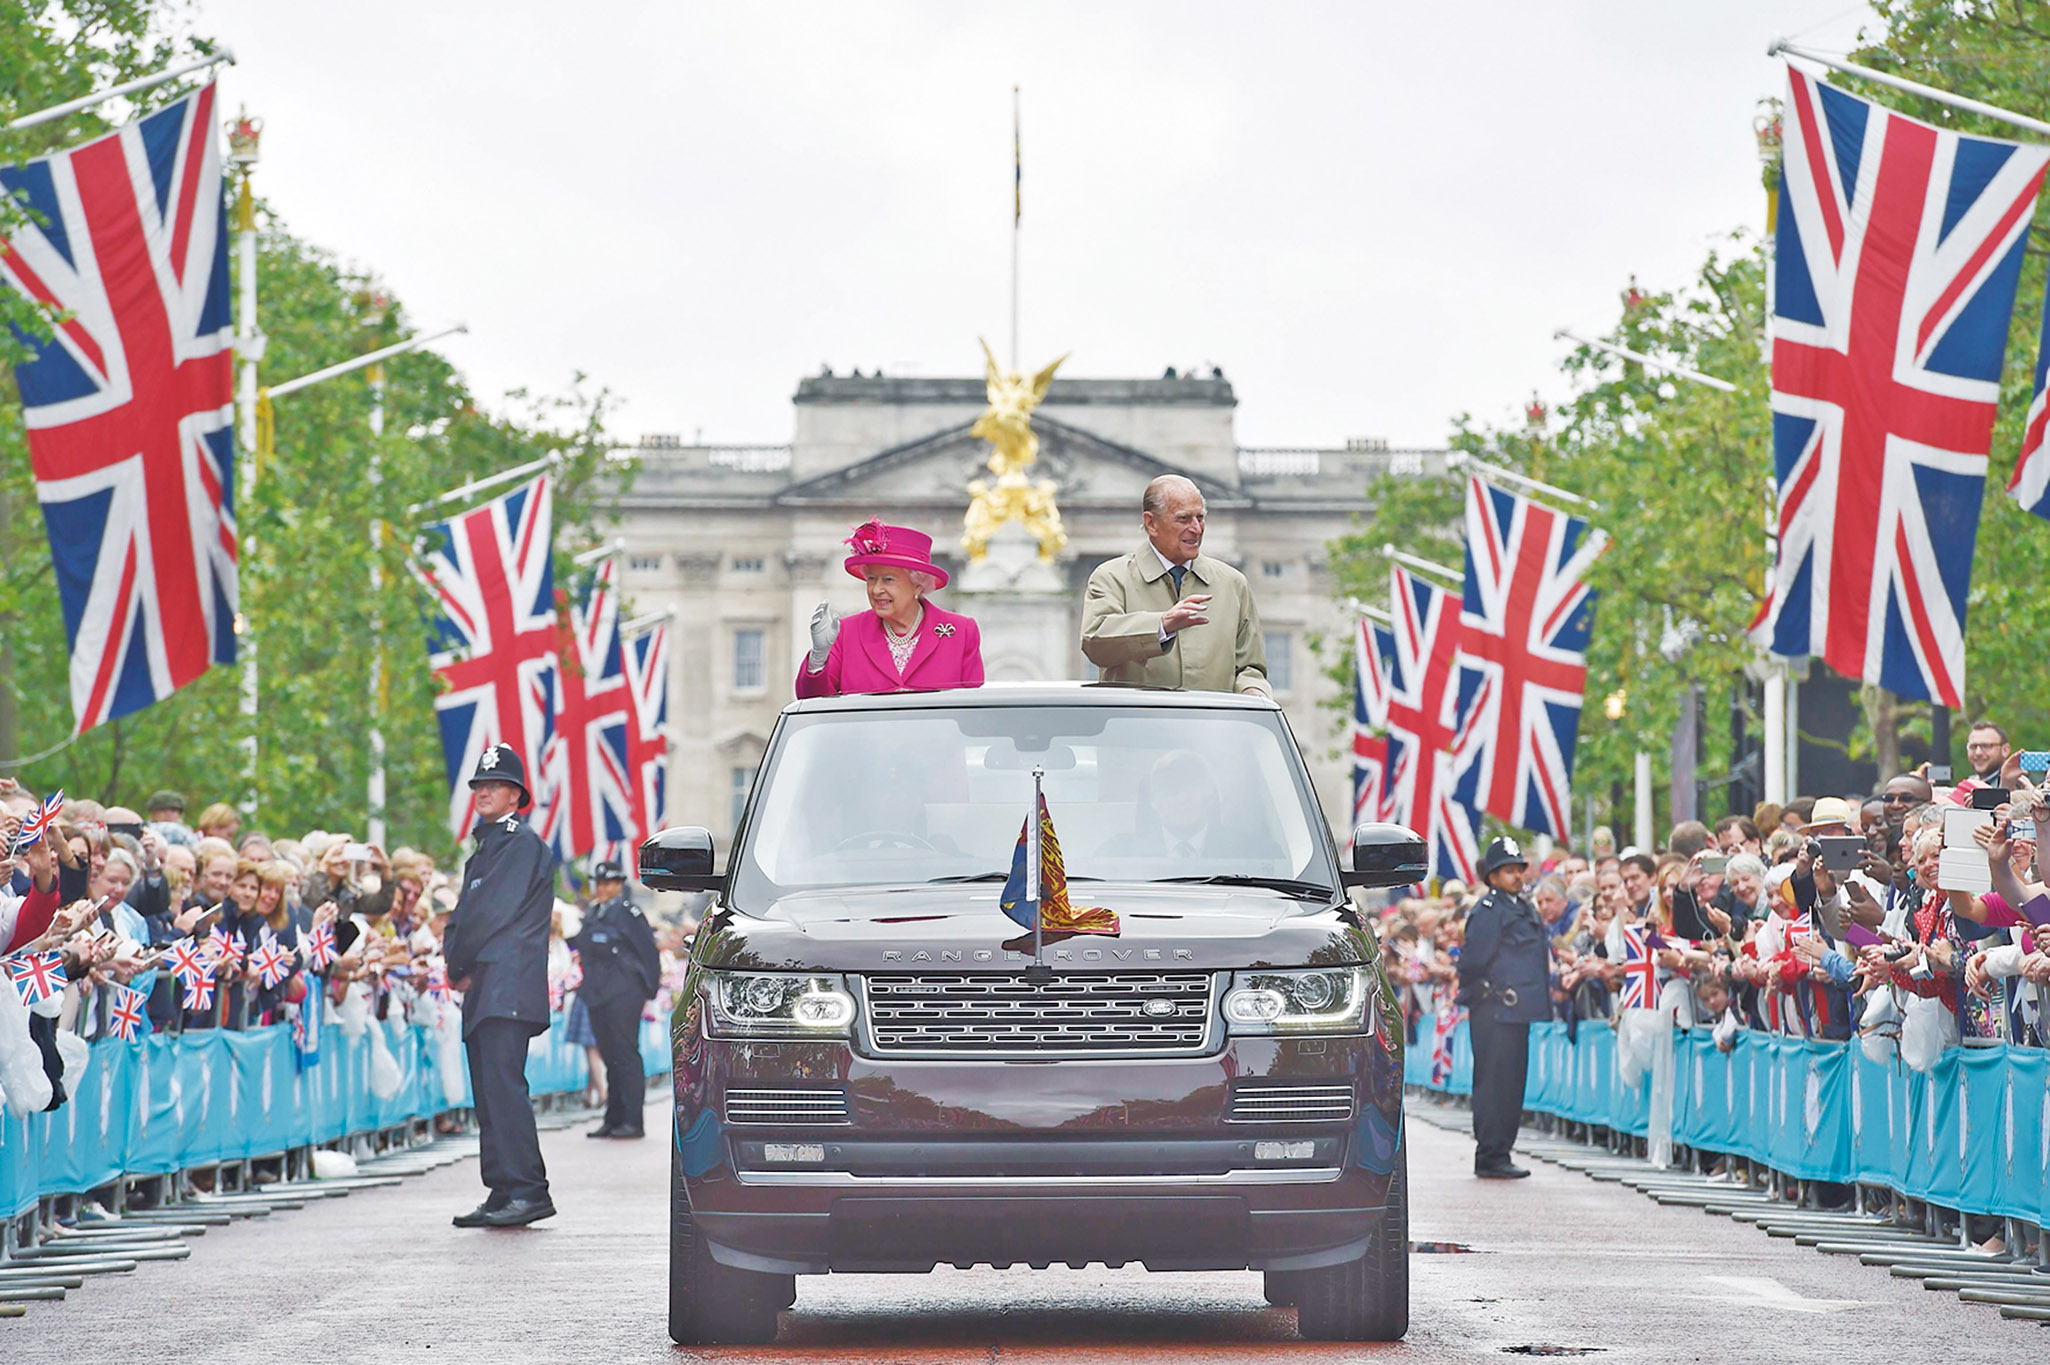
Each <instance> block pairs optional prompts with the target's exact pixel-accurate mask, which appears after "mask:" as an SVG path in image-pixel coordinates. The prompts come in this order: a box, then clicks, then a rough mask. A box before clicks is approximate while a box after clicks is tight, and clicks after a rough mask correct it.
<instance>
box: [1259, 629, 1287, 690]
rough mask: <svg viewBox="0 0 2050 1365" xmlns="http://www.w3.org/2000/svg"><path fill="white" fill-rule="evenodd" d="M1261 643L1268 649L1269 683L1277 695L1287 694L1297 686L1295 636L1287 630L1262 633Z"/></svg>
mask: <svg viewBox="0 0 2050 1365" xmlns="http://www.w3.org/2000/svg"><path fill="white" fill-rule="evenodd" d="M1260 643H1261V644H1263V645H1265V646H1266V647H1267V683H1268V685H1269V686H1270V687H1272V688H1273V689H1274V690H1275V692H1276V693H1281V692H1287V691H1289V690H1290V689H1291V688H1293V687H1294V686H1295V636H1294V635H1292V634H1290V633H1289V632H1288V631H1285V630H1265V631H1262V632H1260Z"/></svg>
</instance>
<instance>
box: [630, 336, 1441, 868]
mask: <svg viewBox="0 0 2050 1365" xmlns="http://www.w3.org/2000/svg"><path fill="white" fill-rule="evenodd" d="M1237 401H1238V400H1237V399H1236V398H1235V397H1234V396H1233V394H1232V389H1231V384H1230V383H1229V381H1227V380H1226V379H1225V378H1224V377H1223V376H1222V375H1219V374H1216V373H1214V372H1213V373H1212V375H1211V376H1210V377H1207V378H1199V377H1170V378H1161V379H1057V380H1055V381H1054V383H1053V386H1052V388H1051V390H1050V391H1049V392H1048V394H1047V396H1046V399H1045V402H1044V403H1043V404H1042V405H1041V406H1040V408H1039V410H1038V411H1037V413H1036V414H1035V415H1034V417H1033V429H1034V431H1036V432H1037V433H1038V436H1039V440H1040V453H1039V462H1038V464H1037V465H1036V466H1035V467H1034V470H1033V477H1034V478H1035V479H1042V478H1050V479H1052V480H1053V481H1054V482H1055V483H1056V484H1057V485H1058V489H1059V492H1058V500H1059V505H1060V509H1061V515H1062V517H1063V519H1064V521H1065V523H1066V529H1067V534H1068V544H1067V548H1066V549H1065V550H1064V551H1063V552H1062V553H1061V555H1060V556H1059V558H1058V560H1057V561H1056V564H1055V566H1054V567H1055V568H1056V570H1057V572H1058V574H1059V577H1060V581H1061V583H1062V584H1064V585H1065V589H1066V591H1065V592H1064V593H1061V594H1060V600H1061V601H1063V602H1064V603H1065V604H1066V607H1065V609H1066V613H1067V623H1068V624H1067V629H1066V630H1065V632H1064V634H1063V639H1062V643H1061V644H1059V645H1057V646H1055V647H1053V648H1052V649H1051V650H1050V651H1049V650H1037V651H1023V650H1014V651H1011V652H1008V653H1005V652H1002V651H997V652H992V651H991V650H990V649H989V648H988V646H987V645H986V646H985V652H984V659H985V664H986V666H987V668H988V673H989V677H990V679H991V680H992V681H996V680H1002V679H1020V680H1044V679H1057V678H1077V679H1081V678H1089V677H1092V676H1094V669H1093V667H1092V666H1091V665H1090V664H1089V663H1088V661H1087V660H1085V659H1084V658H1083V657H1082V651H1081V645H1080V629H1081V612H1082V595H1083V587H1084V584H1085V583H1086V582H1087V580H1088V577H1089V572H1090V570H1091V569H1093V568H1094V567H1095V566H1096V565H1097V564H1099V563H1101V562H1103V561H1104V560H1106V559H1110V558H1112V557H1114V556H1116V555H1120V554H1124V553H1126V552H1128V551H1130V550H1132V549H1134V548H1136V547H1137V546H1138V545H1139V544H1140V543H1141V541H1142V539H1143V536H1144V532H1143V531H1142V529H1141V527H1140V524H1139V499H1140V493H1141V490H1142V489H1143V488H1144V487H1145V485H1146V483H1147V481H1148V480H1150V479H1151V478H1153V477H1154V476H1155V475H1157V474H1166V473H1175V474H1184V475H1187V476H1188V477H1189V478H1190V479H1193V480H1194V481H1195V482H1196V484H1197V486H1198V487H1200V488H1201V489H1202V490H1203V493H1204V496H1205V498H1206V499H1207V501H1208V503H1209V514H1210V515H1209V527H1208V533H1207V536H1206V538H1205V541H1204V545H1203V551H1204V553H1205V554H1209V555H1214V556H1216V557H1218V558H1220V559H1223V560H1226V561H1227V562H1229V563H1231V564H1233V565H1236V566H1237V567H1238V568H1239V570H1240V571H1241V572H1243V573H1244V574H1245V575H1246V577H1247V579H1248V580H1249V582H1250V583H1251V584H1252V588H1253V592H1254V595H1255V599H1256V600H1257V602H1258V604H1259V609H1260V620H1261V626H1262V629H1263V631H1264V633H1265V636H1266V639H1265V644H1266V647H1267V660H1268V676H1269V680H1270V681H1271V683H1272V684H1273V688H1274V695H1275V699H1276V700H1277V701H1278V702H1279V703H1280V704H1281V706H1282V707H1283V709H1284V710H1285V711H1286V712H1287V715H1288V721H1289V724H1290V725H1291V726H1292V727H1293V728H1294V730H1295V734H1296V737H1297V739H1298V741H1299V742H1300V743H1301V745H1302V747H1303V752H1304V754H1305V756H1306V757H1307V758H1308V760H1309V763H1310V769H1311V772H1312V773H1313V774H1315V777H1316V781H1317V791H1318V796H1319V798H1320V799H1321V800H1322V802H1323V805H1324V810H1325V813H1326V815H1327V816H1328V817H1329V818H1330V820H1331V823H1332V827H1333V829H1334V830H1335V831H1337V832H1338V833H1339V835H1340V837H1341V838H1342V837H1343V832H1344V830H1345V829H1346V828H1347V827H1348V825H1349V811H1350V796H1349V781H1350V779H1349V772H1350V766H1349V759H1348V757H1347V756H1346V753H1345V750H1347V749H1349V741H1348V739H1347V737H1346V733H1345V732H1344V731H1343V730H1342V728H1341V726H1342V723H1343V722H1344V721H1345V719H1346V717H1347V715H1348V712H1347V711H1346V710H1344V709H1342V708H1338V707H1335V706H1334V704H1333V703H1334V701H1335V699H1336V698H1337V697H1338V692H1339V689H1338V687H1337V686H1336V684H1334V683H1333V682H1332V681H1331V679H1330V678H1328V677H1327V676H1325V673H1324V669H1325V668H1326V666H1327V665H1328V664H1329V663H1330V662H1331V661H1332V660H1333V659H1335V658H1336V657H1338V654H1337V651H1338V650H1340V649H1341V648H1343V647H1345V645H1346V642H1347V641H1348V640H1349V639H1350V635H1349V632H1350V630H1351V628H1352V621H1351V617H1350V614H1349V612H1348V611H1347V610H1346V608H1345V607H1344V606H1343V605H1342V604H1341V603H1339V602H1338V601H1336V600H1334V599H1333V596H1332V583H1331V575H1330V572H1329V567H1328V563H1327V550H1326V546H1327V544H1328V543H1329V542H1330V541H1331V540H1332V539H1333V538H1335V537H1337V536H1339V535H1341V534H1344V533H1345V532H1347V531H1348V530H1351V529H1352V528H1353V527H1354V526H1355V524H1356V521H1355V518H1356V517H1357V515H1358V514H1360V513H1363V512H1366V511H1368V510H1369V509H1368V503H1367V501H1366V497H1365V490H1366V487H1367V485H1368V484H1369V483H1370V482H1372V481H1373V480H1374V478H1376V477H1377V476H1379V475H1381V474H1384V473H1390V472H1392V473H1397V474H1402V473H1413V474H1420V473H1424V472H1427V471H1428V472H1433V473H1435V472H1438V471H1439V470H1442V469H1443V467H1444V460H1445V455H1446V452H1445V451H1443V450H1388V449H1386V448H1385V444H1384V443H1374V442H1365V441H1353V442H1350V443H1347V444H1346V445H1344V446H1341V447H1337V448H1331V449H1285V450H1284V449H1249V448H1245V447H1242V446H1240V445H1239V444H1238V443H1237V440H1236V438H1235V435H1234V429H1233V412H1234V409H1235V408H1236V406H1237ZM984 406H985V403H984V392H983V382H982V380H980V379H965V378H964V379H939V378H895V377H892V378H884V377H881V376H862V375H852V376H845V377H842V376H834V375H831V374H821V375H820V376H818V377H816V378H810V379H805V380H803V381H801V382H800V383H799V384H798V386H797V396H796V399H795V403H794V408H795V422H794V427H793V431H792V435H791V439H790V441H789V443H788V444H784V445H745V446H733V445H696V444H688V443H685V442H683V441H682V440H680V439H678V438H676V437H671V436H647V437H643V438H642V441H641V443H640V445H639V446H638V448H637V449H636V450H635V451H634V452H633V453H634V454H635V455H636V456H637V457H638V460H639V473H638V474H637V476H636V477H635V479H634V481H633V483H632V486H631V489H630V491H628V492H627V493H626V494H624V495H622V496H621V497H620V498H619V499H618V507H617V510H618V512H619V516H620V520H619V523H618V528H617V532H616V534H617V535H618V536H619V537H620V539H621V540H622V541H623V542H624V553H623V569H624V586H625V589H626V597H627V603H628V610H630V611H632V612H633V613H635V614H640V613H645V612H649V611H655V610H660V609H664V608H669V609H673V611H674V613H675V617H674V625H673V634H672V637H671V638H672V640H673V646H672V658H673V666H672V676H671V682H670V686H671V689H672V691H671V695H670V701H669V730H670V736H671V738H670V767H669V782H668V796H667V804H668V809H667V810H666V811H665V812H664V813H663V820H664V823H668V824H694V825H704V826H707V827H709V828H710V829H711V830H712V831H713V832H714V833H715V834H717V835H718V836H720V838H721V839H722V841H723V840H725V839H726V838H728V837H730V836H731V834H732V832H733V828H734V825H735V823H736V820H737V818H738V814H739V811H740V809H741V806H742V804H743V803H744V801H745V800H746V796H747V791H748V785H749V783H750V782H751V781H752V779H753V775H754V771H755V768H756V765H757V764H758V763H759V762H760V760H761V757H762V752H763V748H764V746H765V744H766V742H767V740H768V736H769V731H770V729H771V727H772V726H773V725H774V723H775V720H776V714H777V712H778V711H779V710H781V709H782V707H783V706H784V705H785V704H787V703H788V702H789V701H790V699H791V679H792V677H793V676H794V674H795V672H796V670H797V667H798V662H799V660H800V659H802V658H803V656H804V653H805V650H806V649H807V647H808V645H809V635H808V622H809V620H810V618H811V614H812V610H813V608H814V607H815V606H816V605H817V604H818V603H819V602H820V601H821V600H825V601H830V602H831V603H832V604H833V605H834V607H836V608H838V609H839V610H841V611H843V612H853V611H860V610H863V609H864V608H865V607H866V605H867V603H866V600H865V599H864V597H863V593H862V586H861V583H860V582H859V581H858V580H857V579H855V578H853V577H852V576H850V575H849V574H848V573H846V571H845V570H844V569H843V568H842V567H841V561H842V559H843V558H844V556H845V554H846V548H845V546H844V544H843V543H842V542H843V541H844V540H845V538H846V536H847V533H848V530H849V528H851V527H853V526H854V525H856V524H858V523H860V522H862V521H865V520H867V519H868V518H869V517H871V516H878V515H879V516H881V517H882V518H883V519H884V520H885V521H894V522H898V523H900V524H905V525H911V526H916V527H917V528H919V529H920V530H924V531H928V532H930V533H931V535H932V537H933V542H934V557H935V559H937V560H938V561H939V562H940V564H942V565H943V566H944V567H945V568H946V569H947V570H948V572H949V573H950V574H951V575H953V577H954V579H955V582H954V584H953V585H952V586H951V587H949V588H948V589H945V590H943V591H941V592H940V593H939V594H938V595H937V596H936V597H935V599H934V600H935V601H936V602H939V603H940V604H942V605H945V606H947V607H949V608H951V609H953V610H957V611H967V612H970V613H971V614H974V615H976V616H977V617H978V619H983V618H984V616H985V613H986V611H987V610H989V609H991V607H992V606H993V605H994V602H993V601H984V600H979V599H970V598H966V597H964V596H963V595H962V594H961V593H960V592H959V591H958V590H959V589H960V588H961V572H960V571H961V569H962V567H963V560H964V556H963V553H962V551H961V548H960V536H961V522H962V515H963V513H964V512H965V511H966V510H967V507H968V501H969V495H968V492H967V487H968V484H969V482H970V481H971V480H973V479H976V478H978V477H986V471H985V470H984V468H983V461H984V460H985V459H986V458H987V457H988V454H989V448H988V446H986V445H985V444H984V443H983V442H982V441H980V440H978V439H975V438H973V437H971V436H970V435H969V434H968V429H969V427H970V426H971V425H972V424H973V423H974V421H975V418H976V417H977V415H978V414H980V413H981V412H982V410H983V408H984ZM992 624H993V623H990V622H988V621H986V620H985V636H986V638H988V637H990V636H994V635H998V634H1000V633H1001V632H1000V631H996V630H992V628H991V626H992ZM1319 641H1321V642H1322V649H1321V652H1320V651H1319V650H1318V649H1317V647H1316V645H1317V642H1319Z"/></svg>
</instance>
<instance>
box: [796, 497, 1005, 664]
mask: <svg viewBox="0 0 2050 1365" xmlns="http://www.w3.org/2000/svg"><path fill="white" fill-rule="evenodd" d="M847 543H848V545H850V546H851V547H853V551H854V552H853V553H852V554H850V555H848V556H847V572H848V573H851V574H853V575H854V576H855V577H856V578H859V579H861V580H862V581H863V582H864V583H866V584H867V585H868V605H869V610H867V611H864V612H859V613H857V614H855V615H853V616H849V617H846V618H845V619H841V618H839V617H836V616H835V615H834V613H833V610H832V608H831V607H829V606H827V605H826V604H825V603H824V602H821V603H819V605H818V610H816V611H814V612H813V613H812V614H811V653H810V655H809V656H807V657H806V659H805V660H804V662H803V663H802V664H801V665H800V666H799V667H798V670H797V695H798V696H800V697H841V696H846V695H848V694H849V693H854V692H895V691H898V690H900V689H918V690H927V689H932V688H941V687H980V686H982V632H981V631H979V630H977V629H976V627H975V620H974V618H973V617H969V616H960V615H956V614H955V613H954V612H951V611H942V610H940V609H939V608H938V607H936V606H934V605H932V604H931V603H930V602H927V601H926V600H925V595H926V594H927V593H929V592H931V591H933V590H934V589H935V588H944V587H946V586H947V571H946V570H945V569H942V568H940V567H939V566H938V565H937V564H934V563H933V562H932V537H931V536H928V535H924V534H922V533H920V532H918V531H913V530H911V529H909V528H908V527H903V526H885V525H883V524H882V522H880V521H876V520H870V521H866V522H864V523H862V524H861V525H860V526H857V527H855V528H854V534H853V535H851V536H849V537H848V538H847Z"/></svg>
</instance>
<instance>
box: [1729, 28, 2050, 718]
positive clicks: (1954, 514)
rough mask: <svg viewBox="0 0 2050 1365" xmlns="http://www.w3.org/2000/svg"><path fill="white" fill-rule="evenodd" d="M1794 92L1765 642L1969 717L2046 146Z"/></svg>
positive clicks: (1779, 295)
mask: <svg viewBox="0 0 2050 1365" xmlns="http://www.w3.org/2000/svg"><path fill="white" fill-rule="evenodd" d="M1787 81H1788V93H1787V124H1788V128H1787V134H1788V135H1787V138H1786V143H1785V146H1786V163H1785V167H1784V169H1783V171H1782V173H1781V176H1780V185H1779V205H1780V207H1779V219H1778V223H1779V226H1778V238H1777V244H1776V248H1775V254H1774V258H1773V271H1774V279H1773V291H1772V294H1771V297H1772V299H1773V316H1772V412H1773V418H1772V427H1773V463H1774V466H1775V471H1776V474H1777V478H1778V482H1779V549H1778V556H1777V562H1776V563H1775V564H1774V566H1773V573H1772V578H1771V580H1770V582H1769V583H1768V585H1767V596H1766V599H1765V603H1764V605H1763V607H1762V608H1761V609H1760V611H1759V614H1758V619H1757V620H1756V621H1755V622H1754V623H1753V626H1752V634H1753V637H1754V638H1755V639H1757V640H1758V642H1759V643H1760V644H1763V645H1765V646H1766V647H1767V648H1769V649H1770V650H1771V651H1772V652H1773V653H1774V654H1778V655H1781V656H1783V657H1787V658H1798V657H1801V656H1804V655H1810V654H1819V655H1821V656H1822V658H1823V660H1824V661H1825V662H1826V663H1828V664H1829V666H1830V667H1831V668H1834V669H1835V670H1836V671H1837V672H1839V673H1842V674H1843V675H1844V676H1846V677H1850V678H1858V679H1862V680H1863V681H1865V682H1868V683H1877V684H1879V685H1881V686H1883V687H1886V688H1888V689H1889V690H1891V691H1892V692H1894V693H1896V694H1897V695H1899V696H1903V697H1919V698H1922V699H1925V700H1929V701H1940V702H1942V703H1943V704H1944V705H1945V706H1948V707H1950V708H1952V709H1953V710H1955V709H1957V708H1958V707H1960V706H1962V705H1963V701H1962V698H1963V695H1964V681H1965V596H1966V592H1967V589H1968V588H1969V585H1970V581H1971V572H1972V550H1973V546H1974V543H1975V541H1976V539H1977V535H1978V528H1979V504H1980V500H1981V498H1982V496H1983V494H1984V491H1985V479H1986V454H1987V450H1988V448H1989V447H1990V446H1991V444H1992V440H1993V420H1994V417H1995V416H1996V414H1997V412H1998V407H1999V399H2000V370H2001V363H2002V360H2003V359H2004V355H2005V351H2006V347H2007V326H2008V321H2009V318H2010V315H2011V314H2012V313H2013V310H2014V294H2015V285H2016V281H2017V279H2018V277H2019V274H2020V271H2021V263H2022V249H2023V246H2024V245H2025V243H2026V240H2027V237H2028V229H2029V219H2030V216H2031V215H2032V213H2033V212H2034V209H2035V203H2036V192H2037V190H2038V188H2039V187H2040V186H2041V185H2042V181H2043V170H2044V166H2045V165H2046V163H2050V149H2046V148H2042V147H2029V146H2022V145H2020V144H2016V143H2011V142H1996V141H1991V140H1989V139H1986V138H1978V137H1966V136H1964V135H1962V134H1959V133H1952V132H1945V131H1944V130H1942V129H1939V128H1934V127H1931V126H1930V125H1929V124H1926V123H1920V122H1917V121H1916V120H1914V119H1911V118H1906V117H1903V116H1902V115H1899V114H1895V113H1891V112H1889V111H1887V110H1886V109H1884V108H1882V107H1881V106H1879V105H1876V104H1873V103H1871V102H1870V101H1868V100H1861V99H1858V98H1857V97H1856V96H1853V95H1847V94H1845V93H1844V92H1842V91H1841V90H1837V89H1835V88H1833V87H1831V86H1829V85H1826V84H1824V83H1822V82H1820V81H1817V80H1815V79H1813V78H1812V77H1809V76H1807V75H1804V74H1803V73H1802V72H1800V71H1797V70H1795V69H1793V68H1791V67H1789V68H1788V71H1787Z"/></svg>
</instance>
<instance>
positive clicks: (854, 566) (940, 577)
mask: <svg viewBox="0 0 2050 1365" xmlns="http://www.w3.org/2000/svg"><path fill="white" fill-rule="evenodd" d="M847 543H848V545H850V546H852V547H853V549H854V553H853V554H851V555H849V556H847V572H848V573H850V574H853V575H854V576H855V577H856V578H862V577H865V575H864V574H863V573H862V572H861V571H862V570H863V569H864V568H867V567H868V566H870V565H877V566H886V567H889V568H893V569H908V570H910V571H911V572H913V573H923V574H931V575H932V578H933V585H934V586H935V587H941V588H944V587H946V586H947V571H946V570H945V569H942V568H941V567H940V566H939V565H937V564H935V563H933V562H932V537H931V536H929V535H926V534H925V533H924V532H922V531H914V530H912V529H911V528H910V527H908V526H885V525H883V523H882V522H881V521H880V520H879V519H877V518H875V517H870V518H869V519H868V520H867V521H864V522H863V523H861V525H859V526H857V527H855V528H854V533H853V534H852V535H850V536H848V537H847Z"/></svg>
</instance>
